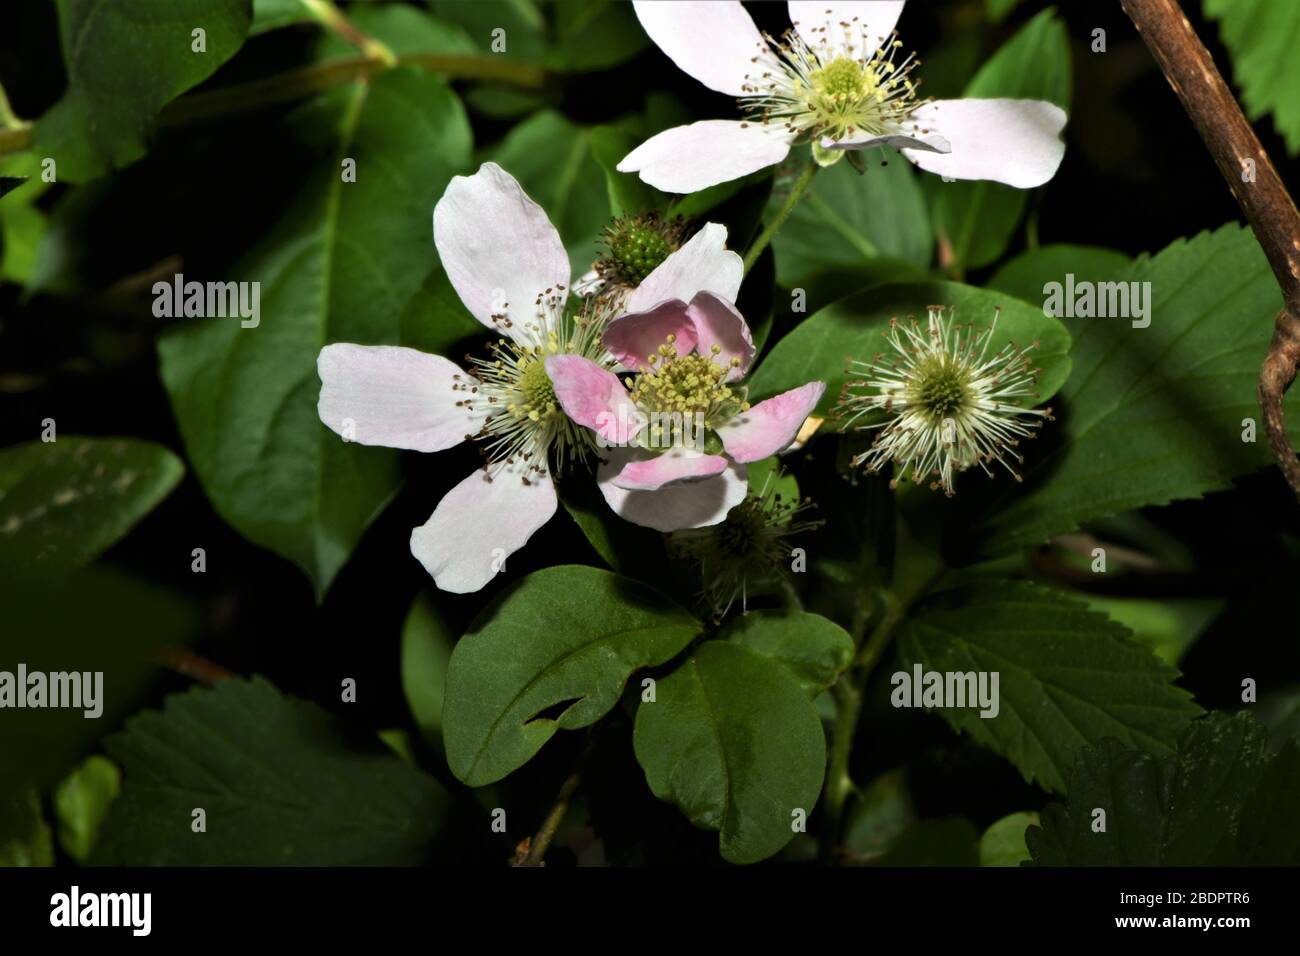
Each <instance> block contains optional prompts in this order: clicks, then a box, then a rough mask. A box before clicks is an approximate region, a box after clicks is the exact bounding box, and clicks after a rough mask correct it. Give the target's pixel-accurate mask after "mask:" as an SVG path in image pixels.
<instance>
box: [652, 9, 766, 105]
mask: <svg viewBox="0 0 1300 956" xmlns="http://www.w3.org/2000/svg"><path fill="white" fill-rule="evenodd" d="M632 7H633V9H634V10H636V17H637V19H638V20H640V21H641V26H642V28H643V29H644V30H645V32H646V34H647V35H648V36H649V37H650V39H651V40H653V41H654V43H655V46H657V47H659V49H661V50H663V51H664V53H665V54H666V55H667V56H668V58H669V59H670V60H672V61H673V62H674V63H676V64H677V66H678V68H679V69H681V70H682V71H683V72H685V73H689V74H690V75H691V76H693V77H695V79H697V80H699V81H700V82H701V83H703V84H704V85H705V86H707V87H708V88H709V89H711V90H717V91H718V92H719V93H726V94H728V95H729V96H741V95H743V94H744V89H743V87H744V85H745V75H746V74H747V73H749V72H750V71H751V70H752V69H753V68H754V65H753V63H752V62H751V61H752V60H753V58H754V57H755V56H756V55H757V54H758V51H759V50H760V49H762V48H763V47H764V46H765V44H764V42H763V38H762V36H760V35H759V32H758V27H756V26H754V21H753V19H752V18H751V17H750V15H749V14H748V13H747V12H745V8H744V7H742V6H741V5H740V4H739V3H737V2H734V0H674V2H673V3H664V2H662V0H655V2H648V0H638V2H636V3H633V4H632Z"/></svg>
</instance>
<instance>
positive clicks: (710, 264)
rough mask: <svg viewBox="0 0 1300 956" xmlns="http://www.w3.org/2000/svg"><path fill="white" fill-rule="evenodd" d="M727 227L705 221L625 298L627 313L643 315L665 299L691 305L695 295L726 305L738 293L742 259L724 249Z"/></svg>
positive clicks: (741, 276)
mask: <svg viewBox="0 0 1300 956" xmlns="http://www.w3.org/2000/svg"><path fill="white" fill-rule="evenodd" d="M726 245H727V227H726V226H723V225H720V224H718V223H716V222H707V223H705V224H704V228H702V229H700V231H699V232H697V233H696V234H695V235H693V236H691V238H690V239H689V240H687V241H686V242H685V243H684V244H683V245H682V247H681V248H680V249H678V250H677V251H676V252H673V253H671V254H670V255H669V256H668V258H666V259H665V260H664V261H663V262H661V263H659V265H658V266H656V267H655V270H654V271H653V272H651V273H650V274H649V275H648V276H646V277H645V279H644V280H642V282H641V284H640V285H639V286H637V287H636V288H635V289H633V290H632V292H631V294H630V295H629V296H628V298H627V310H628V311H629V312H644V311H645V310H646V309H649V308H651V307H652V306H655V305H658V304H659V303H660V302H663V301H664V300H665V299H681V300H682V301H683V302H690V301H691V299H693V298H695V295H696V293H698V292H705V291H707V292H712V293H714V294H716V295H718V296H721V297H722V298H724V299H726V300H727V301H728V302H735V301H736V296H737V295H738V294H739V293H740V280H741V279H743V278H744V277H745V264H744V260H742V259H741V258H740V256H739V255H737V254H736V253H734V252H732V251H731V250H730V249H728V248H726Z"/></svg>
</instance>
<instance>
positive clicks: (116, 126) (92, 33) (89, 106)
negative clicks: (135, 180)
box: [32, 0, 252, 182]
mask: <svg viewBox="0 0 1300 956" xmlns="http://www.w3.org/2000/svg"><path fill="white" fill-rule="evenodd" d="M58 9H59V34H60V38H61V40H62V45H63V59H64V63H65V65H66V67H67V72H68V89H67V92H66V93H64V95H63V98H62V99H61V100H59V102H58V103H56V104H55V105H54V106H53V107H52V108H51V109H50V110H49V111H48V112H47V113H46V114H45V115H44V116H42V117H41V118H40V119H39V120H37V122H36V126H35V128H34V130H33V132H32V142H33V148H34V149H35V150H36V152H37V153H39V154H40V155H41V156H48V157H50V158H52V159H54V160H55V162H56V163H57V164H58V176H59V180H60V181H64V182H81V181H83V180H86V179H91V178H93V177H95V176H99V175H101V174H103V173H105V172H108V171H109V170H110V169H115V168H118V167H121V166H125V165H126V164H128V163H131V162H133V161H135V160H137V159H139V158H140V157H141V156H143V155H144V152H145V148H146V139H147V138H148V136H149V135H150V134H151V132H152V128H153V125H154V123H155V121H156V120H157V116H158V111H159V110H161V109H162V107H163V106H164V105H165V104H166V103H167V102H168V101H170V100H172V99H173V98H175V97H177V96H179V95H180V94H181V93H184V92H185V91H186V90H188V89H190V88H191V87H193V86H196V85H198V84H199V83H200V82H202V81H203V80H205V79H207V78H208V77H209V76H211V75H212V74H213V73H214V72H216V69H217V67H219V66H221V64H223V63H224V62H226V61H227V60H228V59H230V58H231V57H232V56H234V55H235V53H236V52H237V51H238V50H239V48H240V47H241V46H242V45H243V42H244V36H245V35H246V34H247V33H248V28H249V24H250V22H251V16H252V9H251V3H250V0H132V2H131V3H129V4H120V3H118V4H115V3H105V2H104V0H58ZM198 29H201V30H203V31H204V45H205V49H204V51H203V52H196V51H195V50H194V49H193V44H194V43H195V42H196V41H195V39H194V37H193V36H192V32H193V31H194V30H198Z"/></svg>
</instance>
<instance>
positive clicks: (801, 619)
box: [723, 611, 853, 698]
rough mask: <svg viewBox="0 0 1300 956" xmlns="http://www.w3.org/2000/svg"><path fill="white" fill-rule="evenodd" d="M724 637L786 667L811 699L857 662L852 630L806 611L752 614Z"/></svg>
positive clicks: (731, 627)
mask: <svg viewBox="0 0 1300 956" xmlns="http://www.w3.org/2000/svg"><path fill="white" fill-rule="evenodd" d="M723 636H725V637H726V638H727V640H729V641H731V643H733V644H738V645H740V646H741V647H747V648H749V649H750V650H751V651H754V652H756V653H758V654H762V655H763V656H764V657H770V658H771V659H772V660H774V661H776V662H777V663H778V664H780V665H782V666H783V667H785V668H786V669H787V670H789V671H790V673H791V674H793V675H794V679H795V680H796V681H798V682H799V686H800V687H802V688H803V690H804V693H806V694H807V695H808V697H809V698H813V697H816V696H817V695H818V694H820V693H821V692H822V691H824V690H825V689H826V688H828V687H830V686H831V684H833V683H835V680H836V678H838V677H839V676H840V674H841V673H843V671H844V669H845V668H846V667H848V666H849V662H850V661H852V660H853V638H851V637H849V633H848V631H846V630H844V628H842V627H840V626H839V625H838V624H836V623H835V622H834V621H829V620H827V619H826V618H824V617H822V616H821V615H820V614H809V613H806V612H804V611H795V612H783V611H751V612H750V613H748V614H744V615H741V616H740V617H739V618H737V619H736V621H735V623H734V624H732V625H731V626H730V627H729V628H727V629H726V631H725V632H724V635H723Z"/></svg>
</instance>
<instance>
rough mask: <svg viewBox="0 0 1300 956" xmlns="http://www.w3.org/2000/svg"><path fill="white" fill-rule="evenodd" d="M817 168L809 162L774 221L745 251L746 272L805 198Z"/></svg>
mask: <svg viewBox="0 0 1300 956" xmlns="http://www.w3.org/2000/svg"><path fill="white" fill-rule="evenodd" d="M817 168H818V167H817V164H816V163H809V164H808V168H807V169H805V170H804V171H803V172H802V173H800V174H799V178H798V179H796V180H795V182H794V186H792V187H791V188H790V195H789V196H787V197H786V200H785V203H784V205H782V206H781V208H780V209H778V210H777V213H776V215H775V216H773V217H772V221H771V222H769V223H768V224H767V228H766V229H764V230H763V231H762V232H761V233H759V235H758V238H757V239H755V240H754V244H753V245H751V246H750V247H749V251H748V252H746V253H745V271H746V272H748V271H749V270H750V268H752V267H753V265H754V263H755V262H757V261H758V257H759V256H761V255H762V254H763V250H764V249H766V248H767V245H768V243H769V242H771V241H772V237H773V236H775V235H776V234H777V231H778V230H779V229H780V228H781V226H782V224H784V223H785V221H786V219H788V218H789V216H790V213H792V212H794V207H795V205H796V204H797V203H798V202H799V200H800V199H802V198H803V194H804V193H805V192H807V191H808V184H809V183H811V182H812V178H813V176H814V175H816V173H817Z"/></svg>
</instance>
